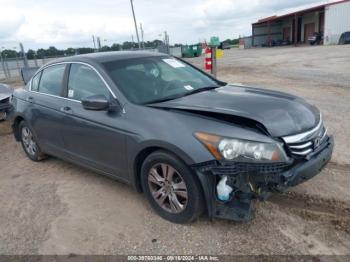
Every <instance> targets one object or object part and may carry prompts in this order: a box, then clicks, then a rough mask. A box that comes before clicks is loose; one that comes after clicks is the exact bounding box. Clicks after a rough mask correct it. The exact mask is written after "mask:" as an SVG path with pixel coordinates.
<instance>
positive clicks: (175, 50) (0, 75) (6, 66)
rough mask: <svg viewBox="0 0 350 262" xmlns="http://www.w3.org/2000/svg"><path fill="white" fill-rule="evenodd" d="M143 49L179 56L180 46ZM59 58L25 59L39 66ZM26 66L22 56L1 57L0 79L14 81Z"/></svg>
mask: <svg viewBox="0 0 350 262" xmlns="http://www.w3.org/2000/svg"><path fill="white" fill-rule="evenodd" d="M144 50H145V51H153V52H161V53H170V54H171V55H174V56H178V57H181V47H171V48H168V49H167V50H165V47H164V48H161V47H158V48H147V49H144ZM128 51H138V49H133V50H128ZM56 58H59V56H55V57H45V58H40V59H39V58H35V59H27V61H28V67H41V66H43V65H44V64H46V63H48V62H50V61H51V60H53V59H56ZM24 67H26V66H25V62H24V59H23V57H16V58H4V57H1V61H0V81H15V80H21V69H22V68H24Z"/></svg>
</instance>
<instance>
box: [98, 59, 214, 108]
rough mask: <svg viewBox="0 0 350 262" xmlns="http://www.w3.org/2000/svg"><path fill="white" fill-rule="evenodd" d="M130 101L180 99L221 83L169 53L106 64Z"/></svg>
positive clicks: (144, 101) (141, 102)
mask: <svg viewBox="0 0 350 262" xmlns="http://www.w3.org/2000/svg"><path fill="white" fill-rule="evenodd" d="M103 66H104V67H105V69H106V71H107V72H108V74H109V75H110V77H111V78H112V80H113V81H114V82H115V84H116V85H117V87H118V88H119V89H120V91H121V92H123V94H124V95H125V96H126V98H127V99H128V100H130V101H131V102H133V103H136V104H147V103H152V102H156V101H161V100H164V99H171V98H178V97H181V96H185V95H188V94H190V93H192V92H196V91H199V90H200V89H203V88H207V87H216V86H218V85H219V84H218V82H216V81H215V80H213V79H212V78H210V77H209V76H207V75H205V74H203V73H202V72H200V71H199V70H197V69H195V68H193V67H191V66H189V65H187V64H185V63H183V62H182V61H180V60H178V59H175V58H173V57H169V56H155V57H144V58H134V59H128V60H119V61H112V62H106V63H103Z"/></svg>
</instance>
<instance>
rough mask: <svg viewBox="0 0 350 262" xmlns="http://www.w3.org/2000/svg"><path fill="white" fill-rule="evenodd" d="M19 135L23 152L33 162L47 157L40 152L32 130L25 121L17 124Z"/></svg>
mask: <svg viewBox="0 0 350 262" xmlns="http://www.w3.org/2000/svg"><path fill="white" fill-rule="evenodd" d="M19 134H20V136H21V144H22V147H23V149H24V152H25V153H26V154H27V156H28V157H29V158H30V159H31V160H33V161H40V160H42V159H44V158H46V157H47V156H46V155H45V154H44V153H43V152H42V151H41V150H40V148H39V146H38V143H37V141H36V139H35V137H34V135H33V132H32V130H31V129H30V127H29V126H28V124H27V123H26V122H25V121H22V122H21V123H20V124H19Z"/></svg>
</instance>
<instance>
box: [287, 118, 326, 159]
mask: <svg viewBox="0 0 350 262" xmlns="http://www.w3.org/2000/svg"><path fill="white" fill-rule="evenodd" d="M326 137H327V129H326V128H325V127H324V125H323V122H322V119H321V118H320V122H319V124H318V125H317V126H316V127H315V128H313V129H311V130H310V131H307V132H304V133H301V134H297V135H293V136H287V137H283V140H284V142H285V143H286V145H287V147H288V149H289V152H290V154H291V155H292V156H296V157H304V156H307V155H308V154H310V153H312V152H313V151H314V150H316V149H317V148H318V147H319V146H320V145H321V144H322V143H323V142H324V140H325V139H326Z"/></svg>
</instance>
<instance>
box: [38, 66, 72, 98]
mask: <svg viewBox="0 0 350 262" xmlns="http://www.w3.org/2000/svg"><path fill="white" fill-rule="evenodd" d="M65 68H66V65H54V66H50V67H48V68H46V69H44V70H43V72H42V75H41V79H40V83H39V92H40V93H44V94H50V95H55V96H61V94H62V83H63V76H64V70H65Z"/></svg>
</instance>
